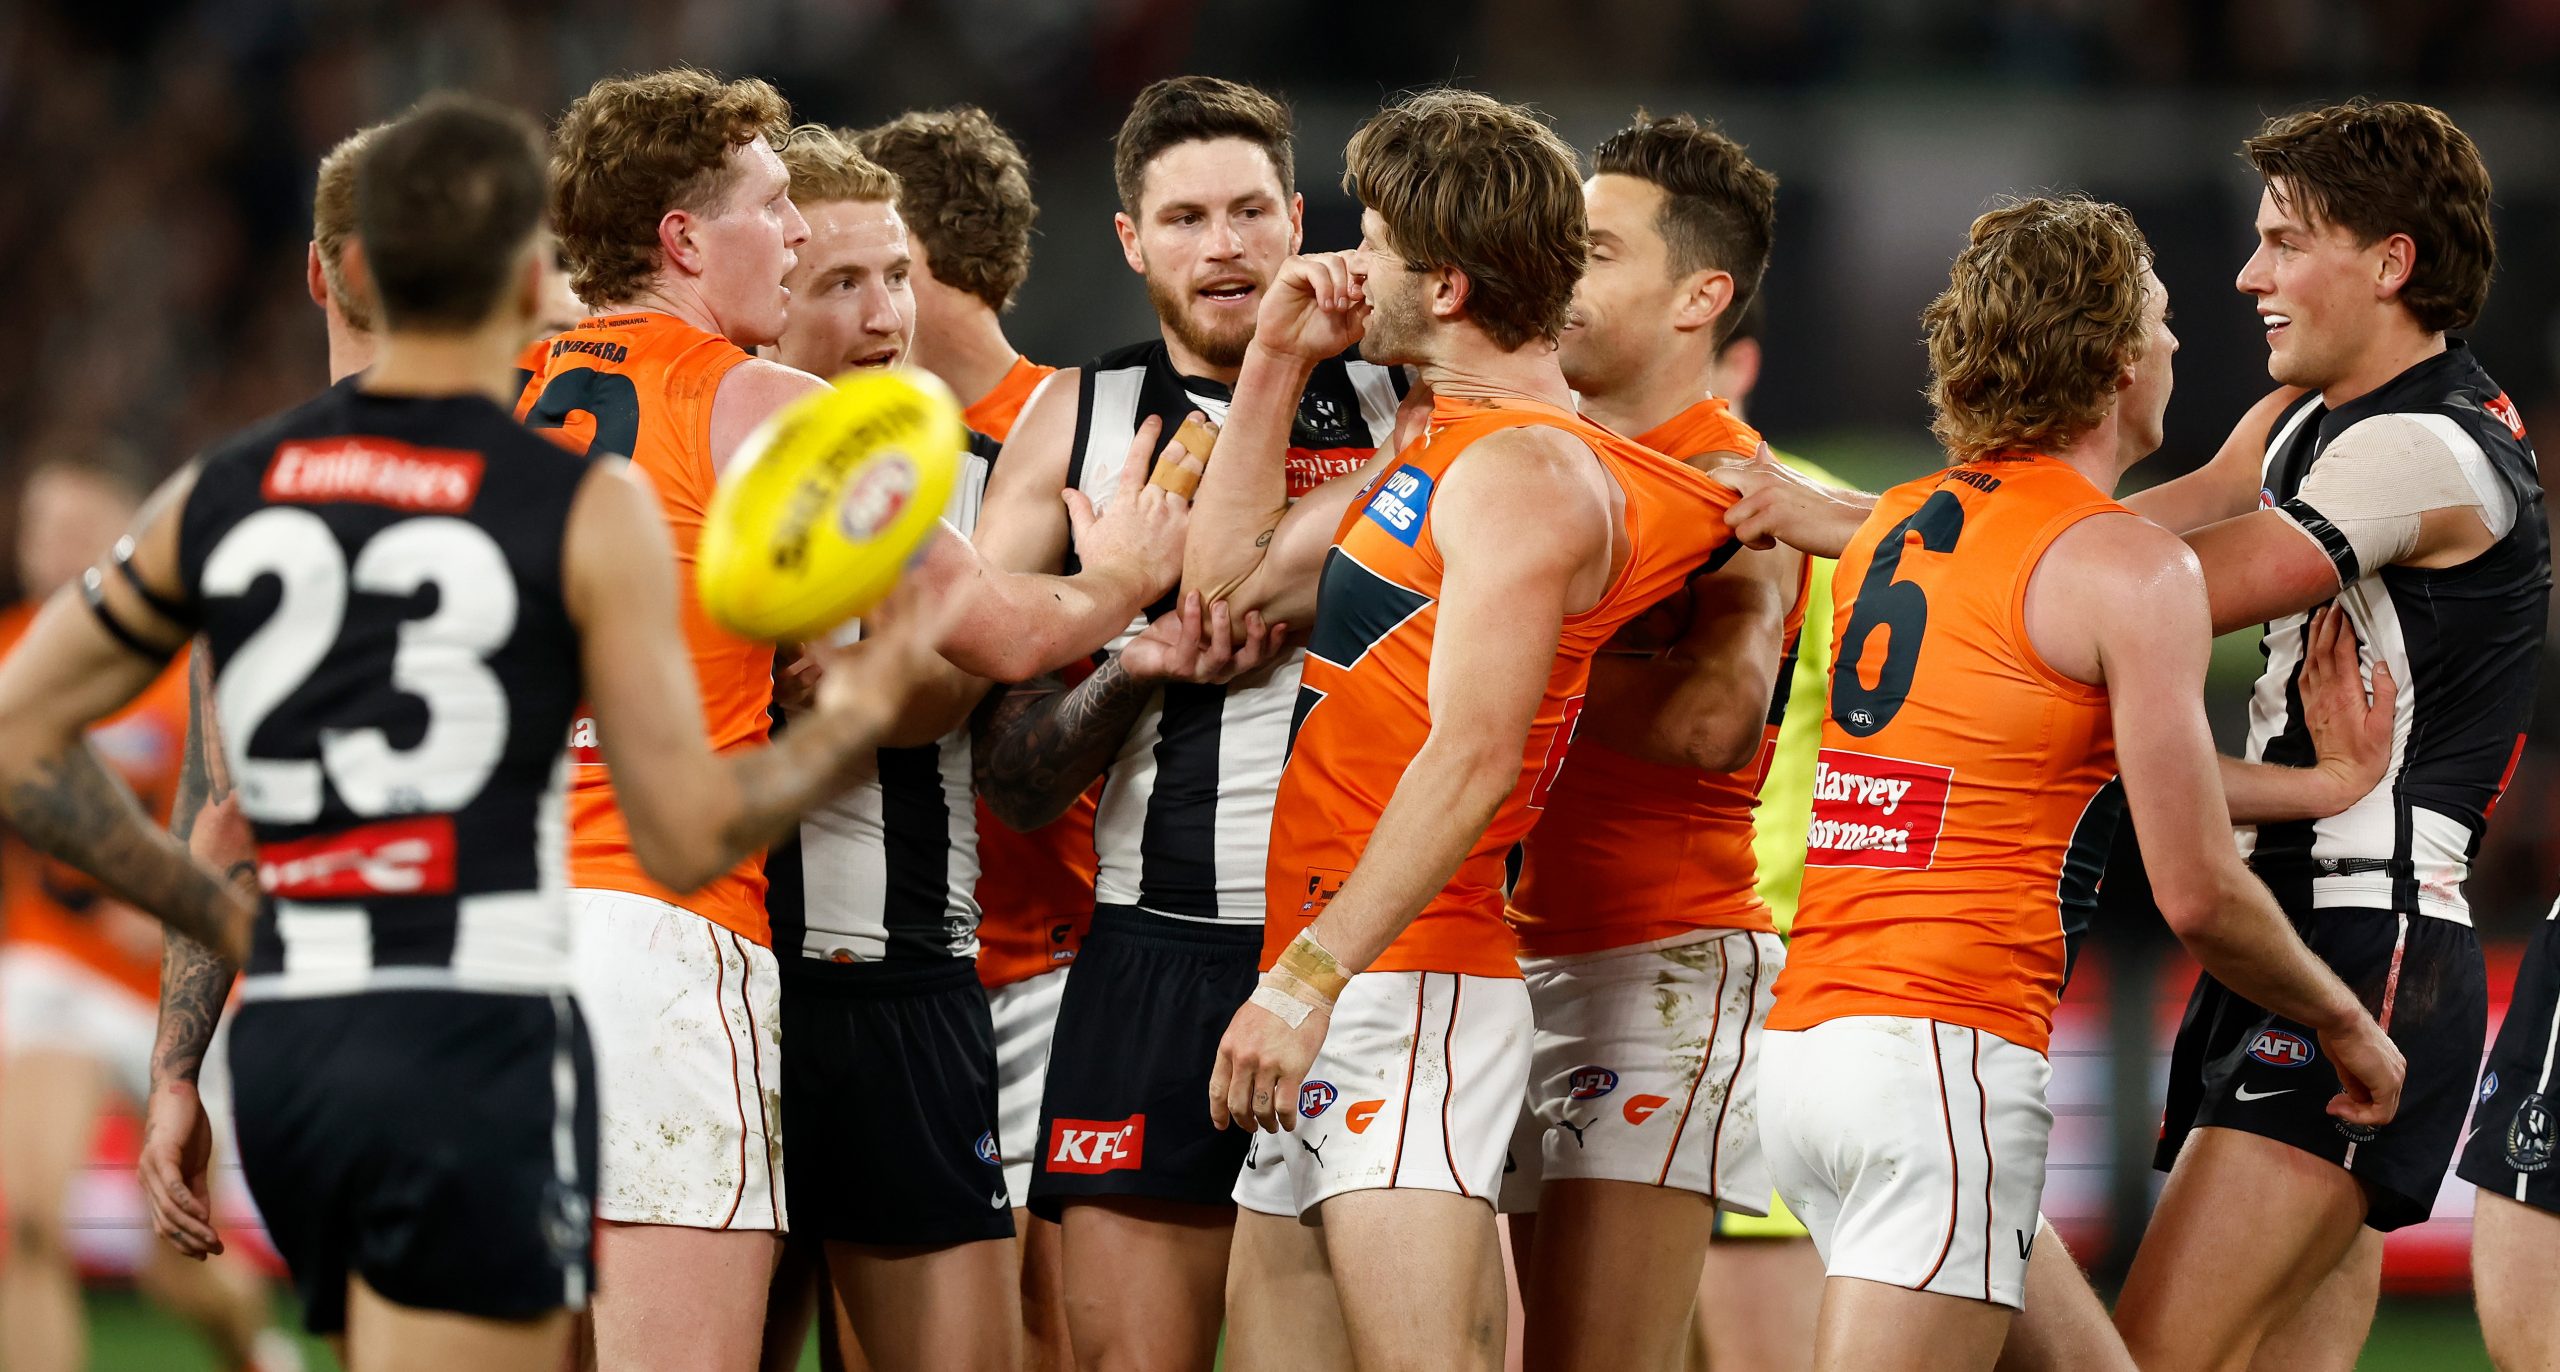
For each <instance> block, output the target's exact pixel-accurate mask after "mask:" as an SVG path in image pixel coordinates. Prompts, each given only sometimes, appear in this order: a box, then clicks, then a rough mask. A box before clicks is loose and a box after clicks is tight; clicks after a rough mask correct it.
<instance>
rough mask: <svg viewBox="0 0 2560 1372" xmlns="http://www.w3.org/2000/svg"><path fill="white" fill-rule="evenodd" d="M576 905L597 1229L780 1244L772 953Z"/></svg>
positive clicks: (657, 904) (709, 926)
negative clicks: (762, 1232) (594, 1132)
mask: <svg viewBox="0 0 2560 1372" xmlns="http://www.w3.org/2000/svg"><path fill="white" fill-rule="evenodd" d="M569 895H570V902H569V904H570V910H571V918H572V920H574V922H575V928H576V944H575V948H576V954H575V968H576V971H575V976H576V981H577V992H578V1006H579V1008H580V1009H581V1010H582V1011H584V1012H585V1014H586V1018H587V1032H588V1035H589V1036H590V1038H592V1039H593V1041H594V1044H595V1055H596V1118H597V1123H598V1125H599V1126H600V1129H599V1135H600V1145H601V1150H600V1156H599V1158H598V1163H597V1168H596V1183H597V1184H596V1217H597V1218H598V1219H605V1220H612V1221H615V1222H617V1223H621V1224H673V1225H681V1226H683V1227H685V1228H688V1229H771V1230H776V1231H779V1230H782V1229H783V1228H785V1227H786V1226H785V1224H784V1222H783V1216H784V1214H785V1211H784V1209H783V1187H782V979H781V972H780V969H779V968H777V967H776V966H775V964H774V960H773V953H772V951H771V950H770V949H767V948H762V947H759V946H757V945H756V944H753V943H750V942H748V941H747V940H745V939H743V938H740V937H738V936H737V935H736V934H733V933H731V932H730V931H728V930H726V929H723V928H721V927H720V926H718V925H716V924H713V923H712V922H711V921H709V920H707V919H704V918H703V917H702V916H700V915H697V914H693V913H692V912H690V911H686V910H680V909H678V908H676V907H675V906H672V905H669V904H667V903H666V902H664V901H658V900H651V899H650V898H648V897H647V896H635V895H630V894H628V893H625V892H621V891H593V890H581V891H572V892H570V893H569Z"/></svg>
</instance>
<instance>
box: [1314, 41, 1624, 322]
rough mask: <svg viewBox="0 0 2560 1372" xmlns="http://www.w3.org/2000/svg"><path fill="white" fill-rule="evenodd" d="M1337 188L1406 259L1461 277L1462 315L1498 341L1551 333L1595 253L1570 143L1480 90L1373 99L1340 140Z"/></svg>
mask: <svg viewBox="0 0 2560 1372" xmlns="http://www.w3.org/2000/svg"><path fill="white" fill-rule="evenodd" d="M1343 163H1344V166H1345V168H1346V170H1345V171H1344V172H1343V174H1342V188H1343V189H1344V190H1346V191H1349V192H1350V193H1351V195H1352V197H1353V198H1354V199H1356V200H1358V201H1359V202H1360V204H1361V205H1362V207H1364V208H1366V209H1372V210H1376V211H1377V212H1378V217H1379V218H1380V219H1383V220H1385V221H1386V224H1387V235H1388V237H1389V238H1390V239H1391V240H1392V242H1393V245H1394V247H1395V250H1396V251H1397V252H1398V253H1400V254H1402V255H1403V257H1404V259H1405V264H1406V265H1407V266H1410V267H1414V268H1417V269H1421V270H1430V269H1433V268H1438V267H1452V268H1455V269H1457V270H1459V271H1462V272H1464V273H1466V276H1467V301H1466V310H1467V317H1468V318H1469V319H1471V320H1473V321H1475V324H1476V327H1478V328H1480V329H1483V330H1484V332H1485V336H1486V337H1488V338H1490V339H1492V340H1493V342H1494V343H1495V345H1496V346H1499V347H1502V348H1505V349H1513V348H1519V347H1521V346H1523V345H1525V344H1527V343H1529V342H1530V341H1531V340H1533V339H1544V340H1546V341H1548V342H1550V343H1552V342H1554V341H1555V339H1556V336H1557V335H1559V334H1561V333H1563V332H1564V319H1565V310H1566V307H1567V306H1568V305H1570V304H1571V303H1572V302H1573V288H1574V286H1575V284H1576V283H1578V282H1580V281H1581V280H1582V272H1583V268H1584V267H1585V266H1587V265H1588V264H1589V262H1590V260H1591V220H1590V214H1589V208H1588V206H1587V205H1586V204H1585V203H1584V201H1583V197H1582V169H1581V166H1580V164H1579V162H1578V161H1577V160H1576V159H1575V157H1574V153H1573V149H1572V148H1570V147H1567V146H1566V145H1565V141H1564V140H1563V139H1561V138H1558V137H1557V136H1556V132H1555V130H1553V129H1551V128H1548V127H1547V125H1546V121H1544V120H1542V119H1540V118H1539V117H1538V116H1537V115H1535V114H1533V113H1531V112H1530V111H1529V110H1527V109H1526V108H1524V107H1522V106H1518V105H1506V104H1503V103H1502V102H1501V101H1499V100H1496V99H1494V98H1493V97H1492V96H1489V95H1485V94H1483V93H1481V92H1478V91H1469V90H1457V89H1440V90H1428V91H1423V92H1422V93H1420V94H1418V95H1412V96H1408V97H1406V98H1405V99H1403V100H1401V101H1398V102H1397V103H1395V104H1393V105H1390V106H1388V107H1387V108H1385V109H1383V110H1380V111H1379V112H1378V113H1377V114H1376V115H1374V116H1372V117H1371V118H1370V120H1369V122H1368V123H1366V124H1363V125H1361V126H1360V130H1359V132H1357V133H1354V134H1353V135H1351V143H1350V146H1349V147H1347V148H1345V149H1343Z"/></svg>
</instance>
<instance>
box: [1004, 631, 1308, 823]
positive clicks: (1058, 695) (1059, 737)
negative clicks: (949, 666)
mask: <svg viewBox="0 0 2560 1372" xmlns="http://www.w3.org/2000/svg"><path fill="white" fill-rule="evenodd" d="M1239 621H1241V622H1240V623H1239ZM1288 632H1289V626H1288V625H1286V624H1272V625H1267V626H1266V625H1265V624H1264V623H1263V622H1262V617H1261V616H1260V615H1259V614H1255V613H1252V612H1250V611H1248V612H1246V613H1244V614H1243V615H1241V616H1238V615H1236V614H1235V612H1234V611H1232V610H1231V609H1230V608H1229V607H1228V606H1226V605H1225V604H1223V603H1221V604H1217V605H1209V606H1206V607H1204V606H1203V605H1202V603H1201V600H1200V597H1199V596H1197V595H1186V596H1184V597H1183V599H1182V604H1181V605H1180V606H1179V607H1177V608H1175V609H1174V610H1172V611H1170V612H1168V613H1166V614H1164V615H1163V616H1161V617H1159V618H1158V619H1157V620H1156V621H1155V623H1153V624H1150V625H1148V626H1147V631H1146V632H1145V633H1143V634H1140V635H1139V636H1138V637H1136V638H1135V639H1132V640H1130V642H1129V643H1128V645H1127V646H1126V647H1124V648H1122V649H1121V650H1120V651H1119V652H1117V653H1114V654H1112V655H1111V656H1110V658H1109V659H1107V660H1105V661H1104V662H1103V664H1102V665H1101V666H1099V667H1097V668H1095V669H1094V670H1093V672H1092V673H1091V674H1090V675H1088V676H1086V677H1085V679H1084V680H1082V681H1080V682H1077V683H1076V684H1075V686H1074V687H1073V688H1072V689H1064V688H1062V687H1061V685H1060V683H1059V682H1057V681H1056V680H1055V679H1054V678H1052V679H1049V680H1047V681H1044V682H1041V683H1037V684H1034V685H1031V686H1023V687H1016V688H1015V689H1014V690H1012V691H1010V692H1008V693H1006V694H1005V695H1004V696H1003V697H1002V698H1001V699H999V700H998V701H997V702H996V703H995V704H994V705H992V706H990V707H988V708H987V709H984V710H982V711H980V712H979V717H978V724H977V730H976V733H975V735H974V742H973V746H972V747H971V749H970V759H971V761H972V764H973V766H974V769H975V772H976V785H977V789H978V794H979V796H980V797H982V798H983V799H985V801H986V802H987V808H988V809H989V810H992V811H994V812H995V816H996V818H998V819H1000V820H1002V821H1004V823H1005V824H1006V825H1007V826H1008V827H1010V828H1013V829H1016V830H1025V831H1027V830H1031V829H1036V828H1038V827H1040V826H1041V825H1043V824H1046V823H1048V822H1049V821H1051V820H1053V819H1056V818H1057V817H1058V816H1060V815H1062V814H1065V813H1066V812H1067V807H1068V806H1070V805H1072V804H1074V803H1075V799H1076V797H1077V796H1080V795H1082V794H1084V792H1085V791H1086V790H1087V789H1088V788H1090V787H1091V786H1092V785H1093V783H1094V781H1095V779H1096V778H1098V777H1100V776H1101V775H1102V773H1103V771H1104V769H1105V768H1108V767H1109V766H1110V765H1111V759H1112V758H1113V757H1114V756H1115V755H1117V754H1118V753H1119V751H1120V745H1121V743H1122V741H1123V740H1125V739H1127V738H1128V736H1129V729H1130V727H1131V726H1132V725H1134V724H1136V723H1137V721H1138V717H1139V716H1140V715H1141V714H1144V713H1145V712H1146V708H1147V702H1148V701H1150V700H1153V699H1154V698H1155V694H1156V691H1157V690H1158V689H1160V688H1161V687H1162V686H1164V684H1165V683H1167V682H1170V681H1187V682H1194V683H1198V684H1202V685H1224V684H1225V683H1227V682H1229V681H1232V680H1234V679H1236V678H1237V677H1242V676H1250V675H1251V674H1253V673H1254V672H1257V671H1260V670H1261V669H1262V668H1263V667H1264V666H1266V665H1267V664H1268V663H1269V662H1270V661H1271V659H1272V658H1273V657H1275V656H1277V655H1278V654H1279V653H1280V651H1281V650H1282V649H1283V647H1284V646H1285V644H1286V640H1287V638H1288Z"/></svg>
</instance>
